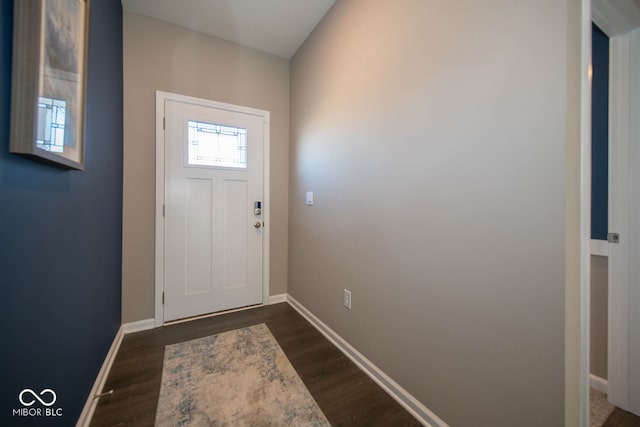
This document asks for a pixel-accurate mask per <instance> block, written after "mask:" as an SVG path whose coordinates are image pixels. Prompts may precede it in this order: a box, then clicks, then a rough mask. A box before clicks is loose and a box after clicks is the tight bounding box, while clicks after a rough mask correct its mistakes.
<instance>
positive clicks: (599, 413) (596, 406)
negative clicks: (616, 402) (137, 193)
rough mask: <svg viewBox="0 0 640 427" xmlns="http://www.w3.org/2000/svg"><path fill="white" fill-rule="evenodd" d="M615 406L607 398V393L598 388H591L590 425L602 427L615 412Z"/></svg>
mask: <svg viewBox="0 0 640 427" xmlns="http://www.w3.org/2000/svg"><path fill="white" fill-rule="evenodd" d="M614 409H615V406H613V405H612V404H611V403H609V401H608V400H607V395H606V394H604V393H602V392H599V391H598V390H596V389H593V388H592V389H590V390H589V426H590V427H602V426H603V425H604V423H605V422H606V421H607V418H609V415H611V413H612V412H613V410H614Z"/></svg>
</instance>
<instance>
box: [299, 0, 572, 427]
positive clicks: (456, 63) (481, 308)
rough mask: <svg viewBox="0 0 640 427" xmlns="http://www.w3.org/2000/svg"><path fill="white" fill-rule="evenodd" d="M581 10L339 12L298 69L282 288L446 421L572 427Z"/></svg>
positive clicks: (396, 7) (456, 6)
mask: <svg viewBox="0 0 640 427" xmlns="http://www.w3.org/2000/svg"><path fill="white" fill-rule="evenodd" d="M578 6H579V2H574V1H571V2H570V1H557V0H542V1H528V2H513V1H508V0H490V1H487V2H483V3H482V5H481V6H480V5H478V3H477V2H474V1H461V2H438V1H426V0H401V1H399V2H388V1H384V0H351V1H341V2H337V3H336V4H335V5H334V7H333V8H332V10H331V11H330V12H329V14H328V15H327V16H326V17H325V19H324V20H323V21H322V22H321V24H320V25H319V27H318V28H316V30H315V31H314V32H313V33H312V35H311V36H310V38H309V39H307V41H306V42H305V44H304V45H303V47H302V48H301V50H299V51H298V53H297V54H296V55H295V56H294V58H293V60H292V64H291V144H292V147H291V167H290V170H291V178H290V179H291V182H290V204H289V206H290V208H289V221H290V222H289V293H290V294H291V295H292V296H293V297H294V298H296V299H298V300H299V301H300V302H301V303H302V304H303V305H305V306H306V307H307V308H309V309H310V310H311V311H312V312H313V313H314V314H315V315H317V316H318V317H319V318H320V319H321V320H322V321H324V322H325V323H327V324H328V325H329V326H330V327H331V328H333V329H334V330H335V331H336V332H337V333H339V334H340V335H341V336H342V337H344V338H345V339H346V340H347V341H349V342H350V343H351V344H352V345H353V346H354V347H356V348H357V349H358V350H359V351H360V352H362V353H363V354H364V355H365V356H366V357H368V358H369V359H370V360H371V361H372V362H373V363H375V364H376V365H377V366H379V367H380V368H381V369H382V370H384V371H385V372H386V373H387V374H389V375H390V376H391V377H392V378H393V379H394V380H396V381H397V382H398V383H400V385H402V386H403V387H404V388H406V389H407V390H408V391H409V392H410V393H412V394H413V395H414V396H415V397H416V398H418V399H419V400H420V401H421V402H423V403H424V404H425V405H426V406H427V407H428V408H430V409H431V410H433V411H434V412H435V413H436V414H437V415H438V416H440V417H441V418H443V419H444V420H445V421H446V422H448V423H449V424H450V425H452V426H471V425H473V426H492V427H499V426H512V425H513V423H514V420H517V424H518V425H519V426H524V427H526V426H560V425H564V423H565V412H564V408H565V351H566V352H567V354H569V355H570V356H569V357H572V356H574V355H575V356H576V359H575V360H577V354H578V350H577V349H578V348H579V342H578V341H577V338H576V337H577V334H576V333H575V332H576V330H577V328H578V327H579V322H577V323H576V322H574V320H575V319H579V308H578V307H577V306H569V305H568V306H567V308H566V311H565V283H567V284H568V285H567V286H569V284H570V286H571V290H570V293H569V294H570V295H571V296H572V297H573V296H576V295H574V294H575V293H576V292H577V289H578V284H579V277H580V276H579V256H578V248H579V245H578V244H577V243H576V242H577V239H578V238H579V228H578V227H579V222H578V221H577V218H578V216H577V215H578V213H579V197H578V196H577V195H578V194H579V191H578V189H579V180H578V179H577V177H578V176H579V175H578V174H577V171H578V169H577V165H579V156H578V154H577V148H578V147H579V144H578V141H579V132H578V131H579V109H578V108H577V107H579V93H580V86H579V84H580V83H579V79H576V78H575V76H576V75H577V73H578V68H577V66H576V59H577V58H578V55H579V44H576V43H577V41H579V34H580V32H579V17H580V12H579V8H578ZM571 17H574V18H575V17H577V18H575V19H574V18H571ZM570 19H573V21H572V22H571V23H570V22H569V21H570ZM574 21H575V22H574ZM569 28H570V29H572V31H569V30H568V29H569ZM507 35H508V36H507ZM569 77H571V78H569ZM567 153H569V156H566V154H567ZM308 190H312V191H314V193H315V200H316V204H315V206H313V207H306V206H305V202H304V194H305V191H308ZM567 192H568V193H567ZM565 243H566V246H565ZM567 248H569V249H567ZM571 248H575V250H574V249H571ZM343 288H347V289H350V290H351V291H352V293H353V309H352V310H351V311H349V310H346V309H345V308H344V307H343V306H342V292H343ZM567 289H569V287H567ZM575 301H579V298H578V297H577V296H576V298H575ZM565 314H566V316H567V317H566V319H567V321H568V322H570V323H571V325H569V324H568V326H567V329H566V331H567V333H568V334H570V335H571V337H572V340H571V342H569V341H567V345H566V350H565V339H564V337H565V335H564V334H565ZM574 365H575V363H574ZM576 372H577V371H576ZM576 375H577V373H571V374H570V375H569V374H568V375H567V384H569V385H568V386H567V391H566V393H567V396H569V397H567V402H568V403H567V408H575V407H576V405H577V404H578V403H577V400H575V396H576V395H577V394H576V393H575V392H574V390H573V388H576V389H577V385H576V384H577V379H576V378H577V376H576ZM572 387H573V388H572ZM577 413H578V412H577V410H575V411H573V409H572V414H569V415H567V420H568V421H567V423H568V424H567V425H575V422H576V421H575V419H576V418H575V417H576V416H577Z"/></svg>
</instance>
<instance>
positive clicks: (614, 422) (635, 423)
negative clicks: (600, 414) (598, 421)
mask: <svg viewBox="0 0 640 427" xmlns="http://www.w3.org/2000/svg"><path fill="white" fill-rule="evenodd" d="M602 427H640V417H636V416H635V415H633V414H630V413H629V412H627V411H623V410H622V409H620V408H616V409H615V410H614V411H613V413H612V414H611V415H610V416H609V418H607V421H606V422H605V423H604V425H603V426H602Z"/></svg>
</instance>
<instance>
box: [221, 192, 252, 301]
mask: <svg viewBox="0 0 640 427" xmlns="http://www.w3.org/2000/svg"><path fill="white" fill-rule="evenodd" d="M248 201H249V199H248V191H247V182H246V181H230V180H225V181H224V224H225V226H224V267H225V268H224V288H225V289H232V288H241V287H246V286H247V264H246V260H247V230H248V228H247V224H248V215H247V209H246V207H247V203H248Z"/></svg>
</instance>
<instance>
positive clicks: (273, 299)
mask: <svg viewBox="0 0 640 427" xmlns="http://www.w3.org/2000/svg"><path fill="white" fill-rule="evenodd" d="M281 302H287V294H280V295H271V296H270V297H269V305H271V304H280V303H281Z"/></svg>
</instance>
